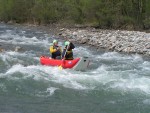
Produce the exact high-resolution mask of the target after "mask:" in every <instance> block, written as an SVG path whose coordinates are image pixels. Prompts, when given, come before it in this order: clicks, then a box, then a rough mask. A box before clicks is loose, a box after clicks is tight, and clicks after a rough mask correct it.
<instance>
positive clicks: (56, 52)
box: [50, 40, 62, 59]
mask: <svg viewBox="0 0 150 113" xmlns="http://www.w3.org/2000/svg"><path fill="white" fill-rule="evenodd" d="M50 53H51V58H53V59H61V54H62V49H61V47H60V46H58V41H57V40H53V45H52V46H50Z"/></svg>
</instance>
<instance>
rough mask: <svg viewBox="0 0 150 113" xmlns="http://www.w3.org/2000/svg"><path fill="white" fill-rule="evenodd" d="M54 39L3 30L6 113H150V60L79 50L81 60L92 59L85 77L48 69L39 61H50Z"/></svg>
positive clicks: (0, 111) (0, 66) (0, 88)
mask: <svg viewBox="0 0 150 113" xmlns="http://www.w3.org/2000/svg"><path fill="white" fill-rule="evenodd" d="M54 38H55V36H53V35H52V34H50V33H47V32H45V31H44V30H40V29H36V28H30V27H17V26H12V25H5V24H0V45H1V46H0V48H5V51H4V52H1V53H0V113H149V112H150V59H149V58H144V57H142V56H140V55H127V54H121V53H117V52H104V51H101V52H100V51H99V52H97V51H96V50H94V49H93V48H91V47H88V46H84V47H82V46H81V45H77V44H76V48H75V49H74V55H75V57H80V56H88V57H90V59H91V63H90V66H89V68H88V70H86V71H85V72H79V71H73V70H59V69H58V67H48V66H42V65H41V64H40V63H39V57H40V56H41V55H50V54H49V46H50V45H51V44H52V43H51V42H52V40H53V39H54ZM59 41H60V43H59V44H60V45H62V46H63V44H64V41H63V40H59ZM16 47H21V49H20V51H18V52H17V51H16V52H15V51H14V50H15V48H16Z"/></svg>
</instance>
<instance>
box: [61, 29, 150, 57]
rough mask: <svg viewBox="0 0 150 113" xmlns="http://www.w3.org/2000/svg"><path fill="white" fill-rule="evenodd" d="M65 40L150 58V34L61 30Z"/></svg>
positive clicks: (119, 31) (118, 31)
mask: <svg viewBox="0 0 150 113" xmlns="http://www.w3.org/2000/svg"><path fill="white" fill-rule="evenodd" d="M59 35H61V36H62V37H64V38H67V39H68V40H70V41H73V42H78V43H80V44H89V45H91V46H95V47H97V48H98V49H101V48H103V49H107V50H111V51H117V52H125V53H138V54H144V55H147V56H150V33H145V32H139V31H122V30H97V29H92V28H89V29H76V28H74V29H73V28H71V29H66V28H63V29H60V33H59Z"/></svg>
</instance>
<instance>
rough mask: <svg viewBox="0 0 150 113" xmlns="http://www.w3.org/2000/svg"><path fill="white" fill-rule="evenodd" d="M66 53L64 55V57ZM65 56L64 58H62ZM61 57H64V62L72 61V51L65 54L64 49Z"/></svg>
mask: <svg viewBox="0 0 150 113" xmlns="http://www.w3.org/2000/svg"><path fill="white" fill-rule="evenodd" d="M65 53H66V55H65ZM64 55H65V56H64ZM62 57H65V60H73V52H72V49H70V50H68V51H67V52H66V49H64V50H63V54H62Z"/></svg>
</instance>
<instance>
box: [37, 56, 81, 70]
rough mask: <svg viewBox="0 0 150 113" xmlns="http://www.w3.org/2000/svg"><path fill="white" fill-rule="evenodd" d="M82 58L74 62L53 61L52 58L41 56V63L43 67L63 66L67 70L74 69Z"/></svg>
mask: <svg viewBox="0 0 150 113" xmlns="http://www.w3.org/2000/svg"><path fill="white" fill-rule="evenodd" d="M79 60H80V58H76V59H74V60H59V59H52V58H51V57H46V56H41V57H40V62H41V64H42V65H48V66H62V67H63V68H64V69H65V68H73V67H74V66H75V65H76V64H77V63H78V62H79Z"/></svg>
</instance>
